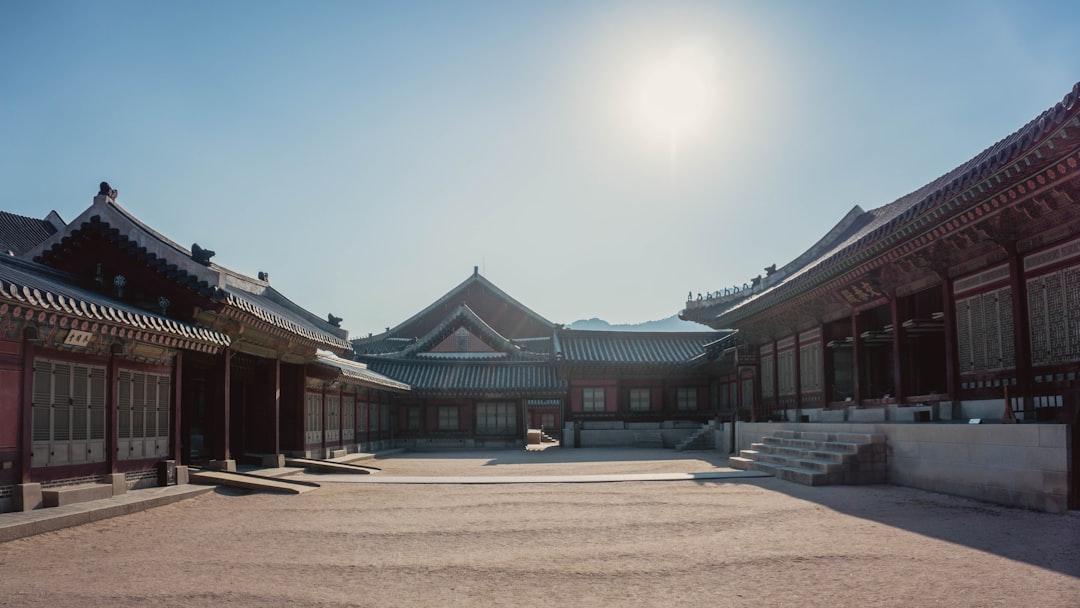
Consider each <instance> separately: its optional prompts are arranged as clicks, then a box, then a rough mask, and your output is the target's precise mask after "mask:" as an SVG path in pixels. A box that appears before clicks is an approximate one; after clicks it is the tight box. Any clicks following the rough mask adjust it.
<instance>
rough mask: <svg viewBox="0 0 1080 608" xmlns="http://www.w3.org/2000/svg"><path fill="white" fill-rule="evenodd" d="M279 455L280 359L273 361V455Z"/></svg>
mask: <svg viewBox="0 0 1080 608" xmlns="http://www.w3.org/2000/svg"><path fill="white" fill-rule="evenodd" d="M280 453H281V359H275V360H274V454H275V455H277V454H280Z"/></svg>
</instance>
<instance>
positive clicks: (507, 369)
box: [367, 360, 566, 395]
mask: <svg viewBox="0 0 1080 608" xmlns="http://www.w3.org/2000/svg"><path fill="white" fill-rule="evenodd" d="M367 365H368V367H369V368H370V369H372V370H374V371H376V372H378V373H380V374H383V375H385V376H388V377H390V378H394V379H396V380H398V381H400V382H403V383H405V384H408V385H409V386H410V387H411V388H412V393H414V394H419V395H425V394H427V395H476V394H485V393H501V394H507V393H512V394H535V393H538V392H540V393H542V392H560V391H564V390H566V383H565V382H564V381H562V380H560V379H559V378H558V376H557V375H556V373H555V366H554V365H552V364H550V363H532V362H507V361H501V362H498V363H477V362H468V363H465V362H457V361H454V362H448V361H415V360H414V361H389V360H368V361H367Z"/></svg>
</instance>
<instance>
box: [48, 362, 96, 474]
mask: <svg viewBox="0 0 1080 608" xmlns="http://www.w3.org/2000/svg"><path fill="white" fill-rule="evenodd" d="M32 377H33V383H34V385H33V387H32V389H31V395H32V401H31V404H30V412H31V414H30V415H31V421H30V429H31V430H30V437H31V441H32V443H33V448H32V452H33V456H32V458H31V464H32V466H35V467H37V466H53V465H63V464H76V463H84V462H104V460H105V368H104V367H102V366H97V365H81V364H75V363H69V362H65V361H50V360H46V359H37V360H35V361H34V371H33V375H32Z"/></svg>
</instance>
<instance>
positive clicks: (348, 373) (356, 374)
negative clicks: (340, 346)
mask: <svg viewBox="0 0 1080 608" xmlns="http://www.w3.org/2000/svg"><path fill="white" fill-rule="evenodd" d="M315 363H316V364H317V365H322V366H323V367H329V368H333V369H335V370H337V371H338V373H340V374H341V375H342V376H343V377H345V378H348V379H349V380H354V381H357V382H358V383H359V384H362V385H364V386H369V387H372V388H382V389H394V390H397V391H408V390H409V389H410V387H409V385H408V384H405V383H404V382H398V381H397V380H394V379H393V378H388V377H386V376H384V375H382V374H380V373H377V372H375V371H372V370H371V369H369V368H368V366H367V365H365V364H363V363H360V362H359V361H350V360H348V359H342V358H341V357H339V356H337V355H335V354H334V353H332V352H330V351H323V350H320V351H318V352H317V353H316V354H315Z"/></svg>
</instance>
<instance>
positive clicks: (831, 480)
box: [728, 430, 889, 486]
mask: <svg viewBox="0 0 1080 608" xmlns="http://www.w3.org/2000/svg"><path fill="white" fill-rule="evenodd" d="M887 459H888V453H887V451H886V449H885V435H884V434H882V433H826V432H816V431H786V430H778V431H775V432H773V434H772V435H771V436H767V437H763V438H762V440H761V443H754V444H751V449H749V450H740V451H739V455H738V456H732V457H731V458H729V459H728V462H729V465H730V466H731V467H732V468H733V469H740V470H744V471H762V472H764V473H769V474H770V475H772V476H774V477H779V478H780V479H786V480H788V481H794V482H796V483H801V484H804V485H808V486H821V485H826V484H845V485H856V484H872V483H888V481H889V479H888V477H889V470H888V460H887Z"/></svg>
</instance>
